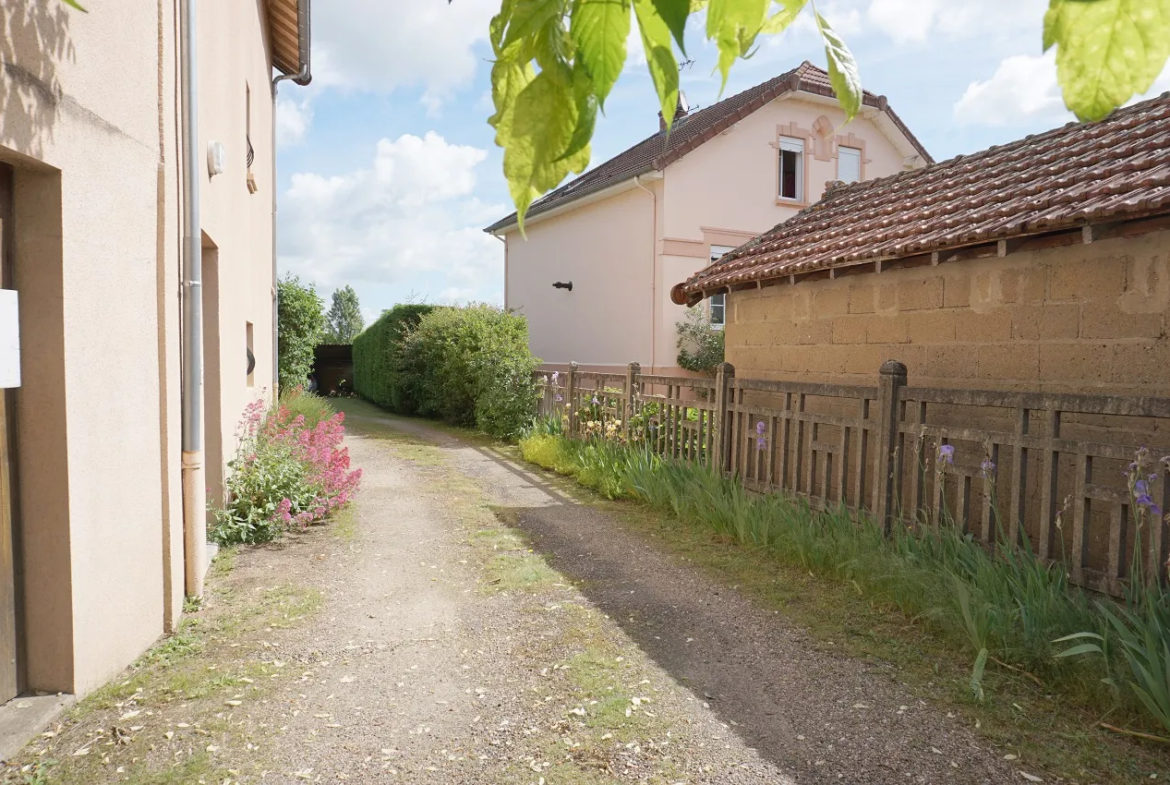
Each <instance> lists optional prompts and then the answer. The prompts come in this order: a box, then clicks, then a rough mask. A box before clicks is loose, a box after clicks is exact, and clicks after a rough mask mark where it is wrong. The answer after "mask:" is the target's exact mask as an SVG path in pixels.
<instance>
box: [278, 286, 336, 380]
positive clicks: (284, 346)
mask: <svg viewBox="0 0 1170 785" xmlns="http://www.w3.org/2000/svg"><path fill="white" fill-rule="evenodd" d="M276 297H277V300H276V311H277V313H276V330H277V335H278V338H279V344H278V351H279V353H278V358H279V361H278V368H279V371H280V388H281V389H282V390H291V389H292V388H293V387H297V386H299V385H304V384H306V383H307V382H308V380H309V374H310V373H311V372H312V371H313V352H314V350H315V349H316V348H317V344H319V343H321V339H322V338H323V337H324V335H325V313H324V311H323V308H324V306H325V303H324V302H323V301H322V300H321V298H320V297H319V296H318V295H317V290H316V289H314V288H313V285H312V284H308V285H305V284H302V283H301V280H300V279H299V278H297V277H296V276H295V275H292V274H291V273H290V274H288V275H285V277H284V278H282V279H280V281H278V282H277V285H276Z"/></svg>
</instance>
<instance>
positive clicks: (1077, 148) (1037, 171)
mask: <svg viewBox="0 0 1170 785" xmlns="http://www.w3.org/2000/svg"><path fill="white" fill-rule="evenodd" d="M1160 213H1170V93H1166V94H1163V95H1162V96H1160V97H1158V98H1154V99H1151V100H1148V101H1144V102H1142V103H1139V104H1135V105H1133V106H1130V107H1127V108H1125V109H1120V110H1118V111H1116V112H1114V113H1113V114H1112V115H1111V116H1110V117H1109V118H1107V119H1105V120H1103V121H1101V122H1099V123H1091V124H1080V123H1069V124H1068V125H1065V126H1063V127H1061V128H1056V129H1054V130H1052V131H1049V132H1047V133H1044V134H1039V135H1035V136H1027V137H1025V138H1023V139H1021V140H1019V141H1017V142H1013V143H1011V144H1006V145H1000V146H997V147H991V148H989V149H987V150H984V151H982V152H978V153H974V154H972V155H960V156H957V157H955V158H952V159H950V160H949V161H943V162H941V163H938V164H933V165H930V166H927V167H925V168H923V169H916V170H912V171H908V172H902V173H900V174H896V175H893V176H891V177H885V178H881V179H877V180H868V181H865V182H860V183H854V184H852V185H840V184H839V185H837V186H836V187H834V188H830V190H829V191H828V192H827V193H826V194H825V196H824V198H822V199H821V201H819V202H817V203H816V204H814V205H812V206H810V207H808V208H806V209H804V210H802V211H801V212H800V213H798V214H797V215H795V216H793V217H792V218H790V219H788V220H787V221H785V222H784V223H781V224H779V225H778V226H776V227H775V228H774V229H772V231H770V232H766V233H764V234H762V235H760V236H759V237H757V238H755V239H753V240H751V241H749V242H747V243H746V244H744V245H743V246H741V247H739V248H737V249H735V250H734V251H732V252H730V253H728V254H727V255H726V256H724V257H723V258H722V259H721V260H720V261H719V262H718V263H716V264H713V265H711V266H710V267H707V268H706V269H704V270H702V271H700V272H699V273H697V274H695V275H694V276H692V277H691V278H689V279H688V280H687V281H685V282H684V283H681V284H679V285H678V286H676V287H674V289H673V291H672V293H671V296H672V298H673V299H674V301H675V302H677V303H680V304H681V303H684V302H691V303H693V302H696V301H698V300H700V299H702V297H704V296H705V295H706V294H711V293H714V292H716V291H719V290H721V289H725V288H727V287H728V286H734V285H737V284H741V283H745V282H751V281H763V280H768V279H775V278H780V277H784V276H787V275H791V274H794V273H806V272H812V271H816V270H824V269H828V268H833V267H839V266H844V265H848V264H852V263H858V262H864V261H867V260H873V261H877V260H889V259H898V258H904V257H907V256H915V255H918V254H924V253H931V252H934V251H942V250H949V249H954V248H959V247H962V246H966V245H974V244H982V243H989V242H993V241H998V240H1005V239H1013V238H1017V237H1021V236H1026V235H1032V234H1039V233H1047V232H1053V231H1060V230H1067V229H1074V228H1076V227H1078V226H1083V225H1085V224H1087V223H1090V222H1100V221H1103V220H1106V219H1122V218H1140V217H1146V216H1151V215H1157V214H1160Z"/></svg>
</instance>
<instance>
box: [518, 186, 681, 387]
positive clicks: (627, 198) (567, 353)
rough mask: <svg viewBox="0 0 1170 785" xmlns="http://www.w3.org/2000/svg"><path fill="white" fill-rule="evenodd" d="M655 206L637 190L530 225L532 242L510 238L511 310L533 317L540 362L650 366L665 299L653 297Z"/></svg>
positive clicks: (532, 335)
mask: <svg viewBox="0 0 1170 785" xmlns="http://www.w3.org/2000/svg"><path fill="white" fill-rule="evenodd" d="M653 185H656V184H655V183H649V184H647V187H650V186H653ZM653 202H654V200H653V199H652V197H651V195H650V194H648V193H647V192H646V191H643V190H640V189H637V188H635V189H631V190H628V191H625V192H624V193H620V194H618V195H616V196H613V197H612V198H609V199H606V200H604V201H600V202H595V203H593V204H589V205H586V206H584V207H581V208H579V209H577V210H573V211H572V212H569V213H566V214H564V215H561V216H556V217H553V218H548V219H546V220H543V221H539V222H535V223H531V224H529V225H528V226H527V227H526V229H527V234H528V238H527V239H524V238H522V237H521V236H520V234H519V232H511V233H509V234H508V235H507V238H506V239H507V243H508V246H507V256H506V264H505V268H506V272H505V275H506V281H507V283H506V288H505V304H506V306H507V307H508V308H514V309H516V310H517V311H518V312H519V313H521V314H522V315H524V316H525V317H527V319H528V331H529V335H530V338H529V342H530V345H531V347H532V351H533V353H534V354H536V356H537V357H540V358H541V359H543V360H544V361H546V362H548V363H550V364H560V363H568V362H578V363H581V364H583V365H590V366H599V365H600V366H605V365H609V364H622V365H624V364H625V363H628V362H631V361H637V362H641V363H643V364H647V365H648V364H649V362H650V319H651V313H652V304H653V302H654V301H655V298H656V297H657V295H658V293H657V292H654V291H652V290H651V270H652V263H651V258H652V254H653V252H654V235H653V231H654V212H653ZM556 281H563V282H568V281H572V282H573V291H571V292H570V291H567V290H565V289H554V288H553V287H552V285H553V283H554V282H556ZM623 358H624V359H623Z"/></svg>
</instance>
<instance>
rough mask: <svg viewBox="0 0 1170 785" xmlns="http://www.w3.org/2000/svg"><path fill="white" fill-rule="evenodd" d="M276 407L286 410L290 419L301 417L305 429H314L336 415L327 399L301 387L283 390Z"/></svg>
mask: <svg viewBox="0 0 1170 785" xmlns="http://www.w3.org/2000/svg"><path fill="white" fill-rule="evenodd" d="M276 405H277V408H278V409H286V410H287V411H288V413H289V416H290V418H291V419H296V417H297V415H301V416H303V417H304V418H305V421H304V422H305V427H306V428H316V427H317V423H319V422H321V421H322V420H328V419H330V418H331V417H333V415H335V414H337V410H336V409H334V408H333V406H332V405H331V404H330V403H329V401H328V399H326V398H323V397H322V396H320V395H317V394H316V393H311V392H309V391H307V390H305V389H304V388H303V387H292V388H290V389H288V390H283V391H282V392H281V393H280V400H279V401H277V404H276Z"/></svg>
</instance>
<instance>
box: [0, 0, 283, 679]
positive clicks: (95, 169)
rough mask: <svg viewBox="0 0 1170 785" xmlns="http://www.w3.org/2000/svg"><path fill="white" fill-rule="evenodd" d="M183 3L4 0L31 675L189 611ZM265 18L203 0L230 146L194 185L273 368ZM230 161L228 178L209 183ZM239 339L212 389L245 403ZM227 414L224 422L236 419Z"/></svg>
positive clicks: (3, 155) (109, 667) (136, 638)
mask: <svg viewBox="0 0 1170 785" xmlns="http://www.w3.org/2000/svg"><path fill="white" fill-rule="evenodd" d="M174 5H176V4H173V3H171V2H169V1H164V2H159V3H158V4H157V5H156V4H153V3H152V4H146V5H142V4H137V5H136V6H135V7H133V8H131V7H129V6H128V5H127V6H122V5H118V4H113V5H111V4H106V5H104V6H102V7H101V8H91V9H90V13H88V14H81V13H78V12H76V11H70V10H68V9H67V8H66V7H65V5H64V4H62V3H57V2H33V3H28V2H25V0H0V19H2V20H3V25H4V30H3V35H2V36H0V58H2V59H3V63H4V66H5V68H4V70H3V72H0V160H3V161H4V162H5V163H8V164H10V165H12V166H13V167H14V168H15V181H16V184H15V191H16V198H15V211H16V216H15V221H14V223H15V225H16V253H15V267H16V285H17V289H18V291H19V292H20V295H21V332H22V342H23V357H22V374H23V380H24V385H23V387H22V389H21V390H20V392H19V393H18V403H17V409H18V429H17V430H18V434H17V440H18V445H17V446H18V454H19V463H18V466H17V472H18V487H19V492H20V496H21V501H22V508H21V520H20V523H19V525H20V527H21V532H22V535H23V536H22V540H23V549H22V552H21V557H22V559H23V568H24V581H25V587H24V588H25V603H26V604H25V607H24V609H23V614H22V615H23V618H24V620H25V625H26V634H25V640H26V643H27V652H26V658H25V659H26V663H27V679H26V682H27V686H28V687H29V688H31V689H43V690H63V691H72V692H77V693H84V692H87V691H89V690H91V689H93V688H94V687H96V686H98V685H100V684H101V683H103V682H104V681H105V680H106V679H107V678H109V677H110V676H111V675H113V674H114V673H116V672H117V671H118V670H119V669H121V668H122V667H124V666H125V665H127V664H128V663H129V662H131V661H132V660H133V659H134V658H135V657H136V656H137V655H138V654H139V653H141V652H142V651H143V649H145V648H146V647H147V646H149V645H150V643H151V642H153V641H154V640H155V639H156V638H157V637H158V636H159V635H160V634H162V633H163V631H164V629H165V628H166V625H167V624H168V623H173V622H174V620H175V619H176V618H177V615H178V613H179V611H180V609H181V602H182V574H183V564H182V558H183V552H182V529H181V526H182V521H181V513H180V510H181V497H180V492H179V449H180V440H179V435H180V434H179V414H180V400H179V394H180V388H179V351H180V333H179V328H180V326H179V291H180V287H179V244H180V229H179V226H180V224H179V220H180V216H181V202H180V200H179V164H180V159H179V155H178V137H177V133H176V117H177V114H178V105H179V104H178V100H179V99H178V83H177V82H176V73H177V69H176V58H177V32H176V27H175V19H174ZM262 12H263V11H262V5H261V4H260V2H259V0H256V2H251V3H241V4H230V5H229V4H204V11H203V18H202V19H201V24H202V25H203V28H202V31H201V35H200V47H201V49H202V52H201V55H200V74H201V79H202V81H203V86H202V88H201V91H200V101H201V130H202V131H203V132H204V133H206V134H207V135H208V136H211V135H216V136H220V137H222V138H221V141H223V142H224V144H225V145H226V146H227V148H228V156H229V169H228V172H227V173H226V174H225V175H223V176H222V177H217V178H216V181H217V182H215V183H212V184H206V185H205V187H204V194H203V199H202V202H203V214H204V222H205V225H206V226H207V227H208V228H209V229H210V230H211V231H214V232H216V233H217V237H216V240H217V242H218V243H219V245H220V248H221V251H223V250H224V249H231V254H232V256H231V262H232V263H231V268H230V273H229V274H228V277H227V278H225V281H224V284H225V285H224V287H223V289H224V291H226V292H229V294H227V295H225V297H224V299H223V303H222V312H223V314H224V320H225V322H229V323H228V324H227V326H226V327H225V328H224V333H225V334H226V333H227V332H228V330H229V329H235V327H236V323H237V322H240V324H239V332H240V334H241V335H242V333H243V325H242V322H243V320H244V319H246V318H247V319H249V320H254V321H255V322H256V324H257V326H258V327H257V330H256V338H257V347H256V354H257V360H258V364H259V367H260V369H261V370H263V369H264V368H270V367H271V340H270V336H269V329H268V325H270V323H271V300H270V287H271V223H270V220H271V209H272V208H271V205H272V202H271V193H270V192H271V186H270V184H269V178H270V174H269V173H270V172H271V169H270V167H271V160H272V158H271V142H270V139H271V121H272V115H271V110H272V106H271V94H270V91H269V89H268V74H267V67H266V64H265V50H264V46H265V44H264V40H265V39H264V34H263V32H262V29H261V19H262V16H261V14H262ZM160 29H161V30H162V31H163V33H162V35H161V37H160V32H159V31H160ZM127 63H133V64H134V67H127ZM245 75H247V78H249V79H251V80H252V85H253V91H252V98H253V100H252V104H253V120H252V123H253V129H254V130H253V144H254V146H255V147H256V151H257V167H254V168H259V169H260V170H261V171H258V172H257V175H258V179H260V183H261V192H260V193H259V194H257V195H255V196H253V197H251V198H250V199H247V198H246V197H247V193H246V190H244V185H243V179H242V178H243V175H242V166H243V164H242V161H243V155H244V150H243V144H242V136H243V122H242V112H243V103H244V97H243V96H244V91H243V85H242V82H243V79H244V78H245ZM233 82H234V83H238V88H237V89H235V90H233V91H230V92H229V90H228V89H227V88H228V86H229V85H230V84H231V83H233ZM236 104H238V107H237V106H236ZM237 127H238V129H237V130H235V131H234V132H233V128H237ZM235 158H238V159H239V163H236V162H235V160H234V159H235ZM201 163H202V159H201ZM233 167H234V168H233ZM204 171H205V169H204ZM233 177H234V179H235V182H236V183H238V188H237V189H236V190H237V193H235V194H232V193H230V191H229V188H228V186H226V185H224V186H222V187H221V183H226V181H227V180H228V179H229V178H233ZM241 194H242V195H241ZM237 343H239V344H240V346H239V349H238V352H237V354H238V355H239V358H240V359H239V361H238V363H237V365H238V368H239V372H238V373H234V374H225V375H224V379H223V393H222V394H223V397H224V400H225V409H227V408H228V407H229V406H230V407H234V408H235V410H236V411H238V409H239V408H242V402H243V401H244V400H246V399H247V397H248V395H250V394H251V393H250V391H248V390H246V389H241V386H242V383H241V380H242V372H243V370H244V361H243V355H244V350H243V341H242V337H241V338H240V339H239V340H238V341H237ZM226 367H228V366H227V364H226V363H225V368H226ZM261 378H262V374H261ZM236 416H237V415H236V414H235V413H233V414H231V415H230V417H229V419H230V425H223V426H222V427H223V428H224V429H225V431H226V432H227V433H229V434H230V430H231V426H233V425H234V422H235V419H236ZM215 427H217V428H218V427H221V426H220V425H218V424H217V425H216V426H215ZM172 578H173V579H172Z"/></svg>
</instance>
